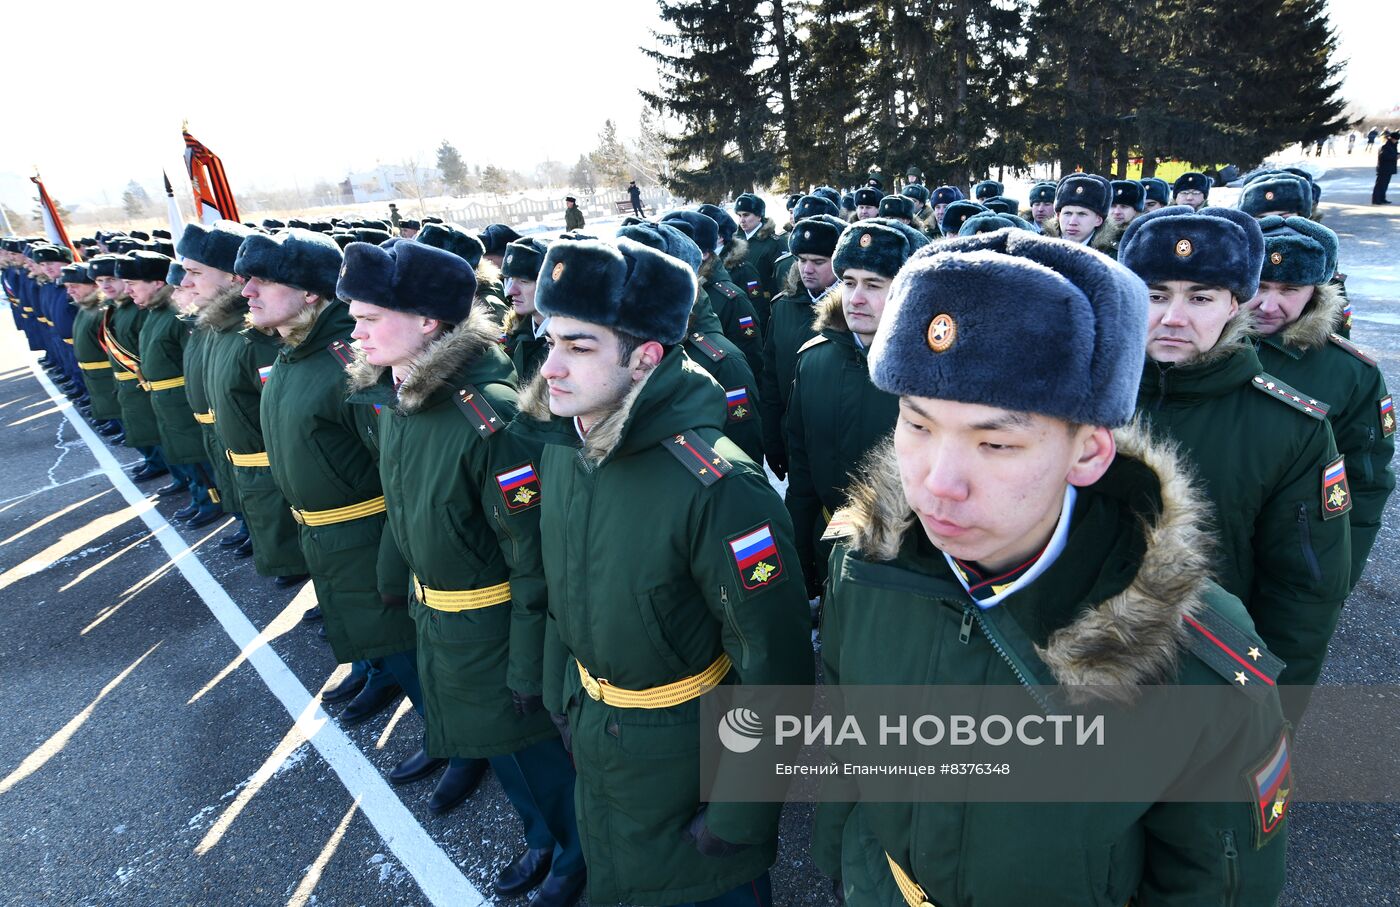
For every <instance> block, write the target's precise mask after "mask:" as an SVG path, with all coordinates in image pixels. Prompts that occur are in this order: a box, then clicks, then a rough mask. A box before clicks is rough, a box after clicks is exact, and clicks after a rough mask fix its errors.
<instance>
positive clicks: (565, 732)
mask: <svg viewBox="0 0 1400 907" xmlns="http://www.w3.org/2000/svg"><path fill="white" fill-rule="evenodd" d="M549 720H550V721H553V722H554V729H555V730H556V731H558V732H559V739H560V740H562V741H564V752H566V753H570V754H572V753H573V751H574V732H573V731H571V730H570V729H569V716H568V715H556V714H554V713H553V712H550V713H549Z"/></svg>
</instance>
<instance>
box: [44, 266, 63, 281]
mask: <svg viewBox="0 0 1400 907" xmlns="http://www.w3.org/2000/svg"><path fill="white" fill-rule="evenodd" d="M39 270H40V271H42V272H43V274H44V276H45V277H47V278H49V279H50V280H58V278H59V277H60V276H61V275H62V274H63V262H61V261H46V262H43V263H42V264H40V265H39Z"/></svg>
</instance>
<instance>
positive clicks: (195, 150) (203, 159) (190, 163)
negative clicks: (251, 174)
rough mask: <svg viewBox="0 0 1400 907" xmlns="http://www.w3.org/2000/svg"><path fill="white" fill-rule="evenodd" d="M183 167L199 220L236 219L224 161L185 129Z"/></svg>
mask: <svg viewBox="0 0 1400 907" xmlns="http://www.w3.org/2000/svg"><path fill="white" fill-rule="evenodd" d="M185 169H187V170H188V171H189V173H190V183H191V185H193V186H194V210H195V214H196V216H197V217H198V218H199V220H200V222H201V223H205V224H212V223H214V222H215V221H217V220H238V205H237V204H235V203H234V200H233V189H232V188H231V187H230V186H229V184H228V177H227V176H226V175H225V174H224V164H223V162H222V161H220V160H219V156H218V155H217V154H215V153H214V152H212V151H210V150H209V149H208V148H207V147H205V145H204V143H203V142H201V141H200V140H199V139H197V138H195V137H194V136H192V135H190V134H189V132H188V131H186V132H185Z"/></svg>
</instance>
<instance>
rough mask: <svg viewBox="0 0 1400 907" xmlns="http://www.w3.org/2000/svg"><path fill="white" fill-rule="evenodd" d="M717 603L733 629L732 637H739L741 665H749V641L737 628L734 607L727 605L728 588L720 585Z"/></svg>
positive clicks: (740, 628) (738, 627)
mask: <svg viewBox="0 0 1400 907" xmlns="http://www.w3.org/2000/svg"><path fill="white" fill-rule="evenodd" d="M719 603H720V605H721V606H722V607H723V608H724V615H725V617H727V618H729V625H730V626H731V627H733V628H734V635H735V636H737V637H739V651H740V653H742V658H743V661H742V665H747V664H748V663H749V641H748V639H747V638H746V637H745V636H744V630H743V628H742V627H740V626H739V621H738V619H737V618H736V617H735V616H734V606H733V605H731V604H730V603H729V588H728V587H727V586H725V585H724V584H723V583H720V586H719ZM742 665H741V667H742Z"/></svg>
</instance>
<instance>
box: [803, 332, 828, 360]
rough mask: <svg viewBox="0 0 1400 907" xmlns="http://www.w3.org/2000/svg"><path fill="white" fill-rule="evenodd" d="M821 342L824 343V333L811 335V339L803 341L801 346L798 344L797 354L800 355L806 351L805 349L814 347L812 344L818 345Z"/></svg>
mask: <svg viewBox="0 0 1400 907" xmlns="http://www.w3.org/2000/svg"><path fill="white" fill-rule="evenodd" d="M823 343H826V335H825V334H818V335H817V336H815V337H813V338H812V339H811V340H808V341H807V342H806V343H804V344H802V345H801V346H799V347H798V348H797V355H799V356H801V355H802V354H803V353H805V352H807V351H808V350H810V349H811V348H812V347H814V346H820V345H821V344H823Z"/></svg>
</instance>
